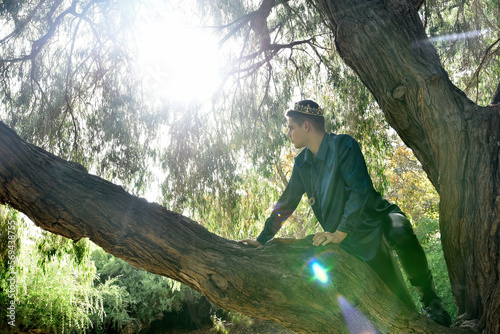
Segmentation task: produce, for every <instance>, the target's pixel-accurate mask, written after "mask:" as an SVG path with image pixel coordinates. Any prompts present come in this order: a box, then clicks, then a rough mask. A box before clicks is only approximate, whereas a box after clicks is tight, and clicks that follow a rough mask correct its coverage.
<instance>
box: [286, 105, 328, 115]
mask: <svg viewBox="0 0 500 334" xmlns="http://www.w3.org/2000/svg"><path fill="white" fill-rule="evenodd" d="M299 103H300V102H297V103H295V107H294V108H293V110H295V111H298V112H300V113H303V114H308V115H313V116H323V109H321V108H320V107H318V108H314V107H311V106H304V105H301V104H299Z"/></svg>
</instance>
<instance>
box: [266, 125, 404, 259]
mask: <svg viewBox="0 0 500 334" xmlns="http://www.w3.org/2000/svg"><path fill="white" fill-rule="evenodd" d="M304 193H306V194H307V197H308V198H309V199H310V203H311V202H313V201H314V203H313V204H312V209H313V211H314V214H315V216H316V218H317V219H318V221H319V222H320V224H321V226H322V227H323V229H324V230H325V231H328V232H335V231H337V230H338V231H341V232H345V233H347V237H346V238H345V239H344V241H342V243H341V246H342V247H343V248H344V249H345V250H347V251H348V252H350V253H351V254H353V255H355V256H357V257H359V258H360V259H362V260H364V261H368V260H371V259H372V258H373V257H374V256H375V254H376V252H377V250H378V247H379V245H380V241H381V237H382V227H381V218H382V217H383V216H384V215H387V214H389V213H393V212H394V213H402V212H401V210H400V209H399V207H398V206H397V205H395V204H391V203H389V202H388V201H387V200H385V199H383V198H382V196H381V195H380V193H378V192H377V191H375V189H374V188H373V183H372V181H371V178H370V176H369V174H368V170H367V168H366V163H365V160H364V157H363V154H362V153H361V150H360V148H359V145H358V143H357V142H356V141H355V140H354V139H353V138H352V137H350V136H348V135H334V134H325V136H324V138H323V141H322V142H321V145H320V147H319V150H318V154H317V155H316V158H314V156H313V153H312V152H311V151H310V150H309V149H308V148H305V149H303V150H302V151H301V152H300V153H299V155H297V157H295V164H294V166H293V171H292V176H291V178H290V181H289V182H288V185H287V187H286V189H285V191H284V192H283V194H282V195H281V197H280V199H279V200H278V202H277V203H276V205H275V207H274V209H273V212H272V214H271V216H270V217H269V218H268V219H267V220H266V223H265V226H264V229H263V231H262V233H261V234H260V235H259V237H258V238H257V240H258V241H259V242H260V243H261V244H265V243H266V242H267V241H269V240H270V239H272V238H273V237H274V235H275V234H276V233H277V232H278V230H279V229H280V228H281V226H282V224H283V222H284V221H285V220H286V219H287V218H288V217H289V216H290V215H291V214H292V213H293V211H294V210H295V209H296V208H297V205H298V204H299V202H300V200H301V198H302V195H303V194H304ZM312 197H313V198H314V200H311V198H312Z"/></svg>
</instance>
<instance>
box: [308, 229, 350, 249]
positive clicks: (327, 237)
mask: <svg viewBox="0 0 500 334" xmlns="http://www.w3.org/2000/svg"><path fill="white" fill-rule="evenodd" d="M345 237H347V233H344V232H340V231H335V232H334V233H330V232H318V233H316V234H315V235H314V238H313V245H314V246H324V245H328V244H340V243H341V242H342V240H344V239H345Z"/></svg>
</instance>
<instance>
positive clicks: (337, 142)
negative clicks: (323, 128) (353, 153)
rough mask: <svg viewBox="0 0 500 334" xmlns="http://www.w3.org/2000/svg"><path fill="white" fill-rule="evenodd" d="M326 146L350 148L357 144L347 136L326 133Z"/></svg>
mask: <svg viewBox="0 0 500 334" xmlns="http://www.w3.org/2000/svg"><path fill="white" fill-rule="evenodd" d="M326 135H327V136H328V144H329V145H330V147H332V148H334V147H339V146H350V145H353V144H355V143H357V141H356V139H354V138H353V137H351V136H349V135H347V134H334V133H328V134H326Z"/></svg>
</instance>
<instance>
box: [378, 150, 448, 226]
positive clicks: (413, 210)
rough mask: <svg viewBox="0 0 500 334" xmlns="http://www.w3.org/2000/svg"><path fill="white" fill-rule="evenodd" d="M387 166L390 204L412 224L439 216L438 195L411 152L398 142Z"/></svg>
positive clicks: (387, 195) (387, 196)
mask: <svg viewBox="0 0 500 334" xmlns="http://www.w3.org/2000/svg"><path fill="white" fill-rule="evenodd" d="M387 167H388V168H387V169H386V174H387V175H388V177H389V179H390V189H389V191H388V193H387V194H386V196H385V197H386V198H387V199H388V200H389V201H391V202H393V203H397V204H398V206H399V207H400V208H401V209H402V210H403V212H404V213H405V214H406V215H407V216H408V217H409V218H411V219H413V221H414V222H419V221H421V220H422V219H423V218H438V217H439V211H438V209H439V195H438V194H437V192H436V190H435V189H434V187H433V186H432V184H431V183H430V181H429V179H428V178H427V176H426V175H425V173H424V171H423V170H422V166H421V165H420V163H419V162H418V160H417V159H416V158H415V156H414V155H413V153H412V152H411V151H410V149H408V148H407V147H406V146H404V145H403V144H402V143H399V145H398V146H397V147H396V148H395V149H394V152H393V154H392V156H391V158H390V161H389V162H388V165H387Z"/></svg>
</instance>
